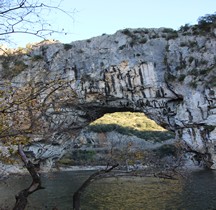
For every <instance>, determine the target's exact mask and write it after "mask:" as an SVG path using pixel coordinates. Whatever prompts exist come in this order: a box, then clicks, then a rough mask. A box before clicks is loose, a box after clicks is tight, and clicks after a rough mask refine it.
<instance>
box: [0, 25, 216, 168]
mask: <svg viewBox="0 0 216 210" xmlns="http://www.w3.org/2000/svg"><path fill="white" fill-rule="evenodd" d="M17 58H18V60H19V62H18V61H16V62H14V61H11V62H10V64H8V61H5V58H4V56H1V65H0V72H1V75H2V78H3V79H10V80H11V81H12V83H13V84H14V85H16V86H19V85H23V84H24V83H26V82H27V81H30V80H32V79H34V81H35V82H36V83H38V84H39V83H40V82H42V83H49V81H53V80H54V79H56V78H58V79H59V78H61V80H64V81H68V82H69V83H68V84H70V85H69V86H67V88H65V89H61V91H60V92H59V93H58V94H59V95H61V97H60V99H59V100H61V107H60V108H58V111H56V110H55V109H54V108H53V107H54V106H53V105H52V106H50V107H49V109H47V110H46V116H45V117H44V120H45V122H46V123H45V124H46V125H49V128H50V132H53V133H52V134H53V135H52V136H51V137H50V138H51V139H52V142H53V141H54V142H57V143H58V142H61V141H63V140H64V141H66V140H67V141H68V140H71V139H72V137H73V135H75V133H78V132H79V131H80V130H81V129H82V128H83V127H85V126H86V125H88V124H89V123H90V122H92V121H94V120H95V119H97V118H99V117H101V116H102V115H103V114H105V113H110V112H115V111H141V112H144V113H145V114H146V115H147V116H148V117H149V118H151V119H153V120H154V121H156V122H157V123H158V124H159V125H161V126H162V127H164V128H166V129H168V130H171V131H174V132H175V133H176V138H178V139H182V140H183V141H185V142H186V143H187V145H188V147H189V148H190V149H191V150H192V151H195V152H197V153H198V154H199V155H200V157H201V159H202V160H203V161H204V162H205V163H206V164H207V165H208V166H209V167H211V168H216V129H215V125H216V104H215V100H216V95H215V93H216V92H215V91H216V30H215V29H212V30H211V31H209V32H203V31H202V30H201V29H198V28H195V27H191V28H189V29H187V30H180V31H174V30H172V29H167V28H159V29H125V30H121V31H118V32H116V33H115V34H114V35H102V36H100V37H95V38H91V39H88V40H83V41H76V42H72V43H70V44H62V43H58V42H56V43H55V42H54V43H50V42H44V43H41V44H36V45H33V46H32V49H31V50H26V52H25V53H24V54H21V55H20V54H19V55H17ZM17 66H19V68H16V67H17ZM6 68H8V69H9V70H10V71H11V69H15V70H17V72H15V71H13V73H10V74H9V76H8V74H7V73H6V72H7V71H9V70H7V69H6ZM11 75H12V76H11ZM128 120H130V119H128ZM62 139H63V140H62ZM50 141H51V140H50ZM53 145H54V144H53ZM54 146H55V145H54Z"/></svg>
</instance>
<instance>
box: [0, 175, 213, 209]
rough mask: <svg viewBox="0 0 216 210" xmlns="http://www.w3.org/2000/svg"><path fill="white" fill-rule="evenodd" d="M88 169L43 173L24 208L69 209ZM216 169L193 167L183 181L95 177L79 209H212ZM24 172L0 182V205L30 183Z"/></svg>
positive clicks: (12, 198)
mask: <svg viewBox="0 0 216 210" xmlns="http://www.w3.org/2000/svg"><path fill="white" fill-rule="evenodd" d="M91 173H92V172H91V171H78V172H58V173H50V174H45V175H43V185H44V186H45V187H46V189H45V190H40V191H38V192H36V193H34V194H33V195H31V196H30V199H29V204H28V208H27V210H45V209H49V210H51V209H52V208H53V207H57V208H58V209H59V210H71V209H72V197H73V193H74V191H75V190H76V189H77V188H78V187H79V186H80V185H81V183H82V182H83V181H84V180H85V179H86V178H87V177H88V176H89V175H90V174H91ZM215 179H216V172H214V171H197V172H193V173H191V175H190V176H189V177H188V178H187V179H186V180H184V181H179V180H163V179H157V178H137V177H136V178H135V177H133V178H128V177H124V178H106V179H101V180H98V181H96V182H94V183H92V185H90V186H89V188H88V189H87V190H86V192H85V194H84V195H83V197H82V210H143V209H145V210H175V209H176V210H206V209H208V210H210V209H211V210H213V209H216V198H215V192H216V184H215ZM30 182H31V181H30V179H29V177H28V176H24V177H23V176H18V177H17V176H16V177H11V178H10V179H8V180H7V181H6V182H0V206H1V207H3V206H5V204H7V205H8V206H9V207H10V208H11V207H12V206H13V204H14V202H15V198H14V195H15V194H16V193H17V192H19V191H20V190H21V189H23V187H27V186H28V185H29V183H30Z"/></svg>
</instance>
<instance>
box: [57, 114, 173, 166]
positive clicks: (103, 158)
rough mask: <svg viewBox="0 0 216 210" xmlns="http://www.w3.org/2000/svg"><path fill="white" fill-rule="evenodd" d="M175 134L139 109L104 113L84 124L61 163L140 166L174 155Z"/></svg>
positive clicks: (156, 162) (155, 162)
mask: <svg viewBox="0 0 216 210" xmlns="http://www.w3.org/2000/svg"><path fill="white" fill-rule="evenodd" d="M174 144H175V135H174V133H173V132H171V131H168V130H166V129H164V128H162V127H161V126H159V125H157V124H156V123H155V122H154V121H153V120H151V119H149V118H148V117H147V116H145V114H144V113H141V112H129V111H127V112H113V113H107V114H105V115H104V116H103V117H100V118H98V119H97V120H95V121H93V122H92V123H90V125H88V126H87V127H85V128H84V129H83V130H82V131H81V133H80V134H79V135H78V137H77V138H76V139H75V140H74V144H73V147H72V148H71V150H70V151H68V152H67V153H66V154H65V155H64V156H63V157H62V158H61V159H60V160H59V162H58V163H59V164H60V165H66V166H68V165H79V166H83V165H84V166H85V165H88V166H103V165H107V164H114V163H116V162H118V163H120V167H122V168H126V169H127V170H133V169H143V168H144V167H145V166H146V165H148V164H150V162H151V164H158V163H159V162H158V160H159V159H161V158H165V157H168V156H175V155H176V152H177V151H176V148H175V145H174Z"/></svg>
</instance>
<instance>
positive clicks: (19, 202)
mask: <svg viewBox="0 0 216 210" xmlns="http://www.w3.org/2000/svg"><path fill="white" fill-rule="evenodd" d="M18 151H19V155H20V157H21V159H22V161H23V162H24V164H25V167H26V168H27V170H28V172H29V173H30V175H31V177H32V183H31V185H30V186H29V187H28V188H26V189H24V190H21V191H20V192H19V193H18V195H16V203H15V206H14V208H13V210H24V209H25V207H26V205H27V201H28V196H29V195H31V194H32V193H34V192H35V191H37V190H40V189H44V187H42V186H41V178H40V175H39V174H38V173H37V170H36V168H35V166H34V164H33V163H32V162H31V161H28V160H27V157H26V155H25V153H24V152H23V149H22V146H21V145H18Z"/></svg>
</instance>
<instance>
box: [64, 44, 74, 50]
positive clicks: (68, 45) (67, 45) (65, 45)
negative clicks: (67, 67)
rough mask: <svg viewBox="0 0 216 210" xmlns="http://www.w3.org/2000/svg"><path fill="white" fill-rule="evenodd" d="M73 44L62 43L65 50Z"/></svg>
mask: <svg viewBox="0 0 216 210" xmlns="http://www.w3.org/2000/svg"><path fill="white" fill-rule="evenodd" d="M72 47H73V46H72V45H71V44H64V49H65V50H66V51H68V50H70V49H71V48H72Z"/></svg>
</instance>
